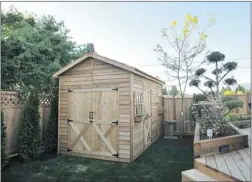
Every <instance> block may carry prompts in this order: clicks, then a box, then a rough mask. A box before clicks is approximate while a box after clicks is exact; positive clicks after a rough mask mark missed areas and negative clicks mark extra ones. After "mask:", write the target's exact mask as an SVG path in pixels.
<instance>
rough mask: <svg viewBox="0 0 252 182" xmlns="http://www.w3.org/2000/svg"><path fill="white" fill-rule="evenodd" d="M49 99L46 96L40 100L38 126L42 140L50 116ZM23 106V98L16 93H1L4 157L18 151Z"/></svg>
mask: <svg viewBox="0 0 252 182" xmlns="http://www.w3.org/2000/svg"><path fill="white" fill-rule="evenodd" d="M50 103H51V102H50V99H49V98H48V97H47V96H41V98H40V106H39V112H40V126H41V137H42V138H43V139H44V137H45V135H46V133H45V131H46V127H47V125H48V121H49V116H50V109H51V108H50ZM23 106H24V98H23V96H22V95H21V94H19V93H17V92H8V91H1V111H2V112H3V113H4V122H5V125H6V127H7V129H6V134H7V136H6V137H7V138H6V155H7V156H9V155H13V154H16V153H17V152H18V151H17V149H16V145H17V143H18V140H19V131H20V127H21V122H20V115H21V113H22V108H23Z"/></svg>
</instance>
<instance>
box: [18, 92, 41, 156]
mask: <svg viewBox="0 0 252 182" xmlns="http://www.w3.org/2000/svg"><path fill="white" fill-rule="evenodd" d="M39 120H40V116H39V95H38V93H37V92H36V91H32V92H31V93H30V95H29V97H28V101H27V102H26V103H25V107H24V110H23V112H22V118H21V121H22V127H21V132H20V140H19V150H20V157H21V159H25V160H28V159H37V158H38V157H39V156H40V154H41V153H42V152H43V149H42V146H43V145H42V141H41V137H40V126H39Z"/></svg>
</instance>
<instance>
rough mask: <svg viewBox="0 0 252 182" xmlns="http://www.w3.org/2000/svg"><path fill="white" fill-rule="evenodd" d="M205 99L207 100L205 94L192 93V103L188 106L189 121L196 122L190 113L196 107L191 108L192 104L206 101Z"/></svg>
mask: <svg viewBox="0 0 252 182" xmlns="http://www.w3.org/2000/svg"><path fill="white" fill-rule="evenodd" d="M206 100H207V96H206V95H204V94H193V98H192V104H191V105H190V107H189V119H190V121H193V122H196V118H195V116H194V114H192V112H193V110H194V109H196V108H193V104H194V103H198V102H199V101H206Z"/></svg>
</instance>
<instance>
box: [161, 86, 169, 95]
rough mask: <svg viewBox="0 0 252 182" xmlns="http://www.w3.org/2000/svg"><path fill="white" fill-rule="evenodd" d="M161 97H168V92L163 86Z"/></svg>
mask: <svg viewBox="0 0 252 182" xmlns="http://www.w3.org/2000/svg"><path fill="white" fill-rule="evenodd" d="M162 95H168V92H167V90H166V87H165V86H164V87H163V88H162Z"/></svg>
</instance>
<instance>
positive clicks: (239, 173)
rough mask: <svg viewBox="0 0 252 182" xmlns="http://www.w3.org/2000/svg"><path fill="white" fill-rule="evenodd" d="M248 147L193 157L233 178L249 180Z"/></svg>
mask: <svg viewBox="0 0 252 182" xmlns="http://www.w3.org/2000/svg"><path fill="white" fill-rule="evenodd" d="M250 153H251V152H250V148H245V149H241V150H237V151H232V152H228V153H224V154H217V155H212V156H206V157H201V158H198V159H195V160H196V161H197V162H199V163H202V164H204V165H206V166H207V167H210V168H212V169H214V170H215V171H218V172H219V173H223V174H225V175H227V176H230V177H232V178H233V179H236V180H240V181H250V171H251V166H250Z"/></svg>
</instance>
